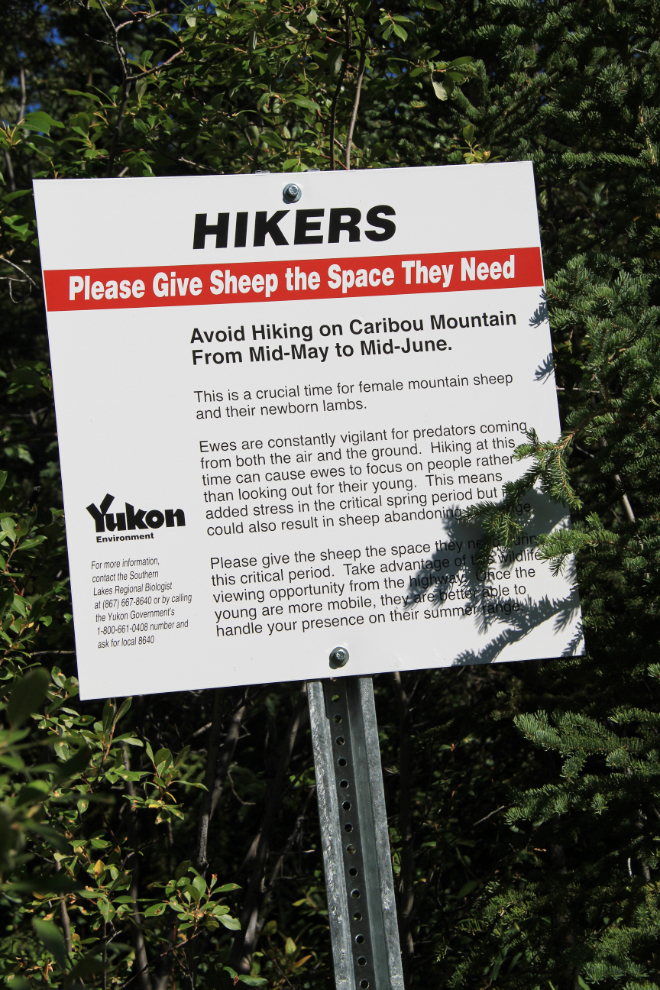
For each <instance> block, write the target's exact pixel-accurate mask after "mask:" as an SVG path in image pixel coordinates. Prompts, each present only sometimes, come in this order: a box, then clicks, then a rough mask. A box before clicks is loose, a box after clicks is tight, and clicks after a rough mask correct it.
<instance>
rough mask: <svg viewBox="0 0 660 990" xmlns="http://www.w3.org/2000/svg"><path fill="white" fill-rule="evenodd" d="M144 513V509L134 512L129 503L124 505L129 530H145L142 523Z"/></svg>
mask: <svg viewBox="0 0 660 990" xmlns="http://www.w3.org/2000/svg"><path fill="white" fill-rule="evenodd" d="M144 512H145V510H144V509H138V510H137V512H136V511H135V507H134V506H132V505H131V503H130V502H127V503H126V523H127V525H128V528H129V529H146V528H147V524H146V523H145V521H144Z"/></svg>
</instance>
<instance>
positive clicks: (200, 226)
mask: <svg viewBox="0 0 660 990" xmlns="http://www.w3.org/2000/svg"><path fill="white" fill-rule="evenodd" d="M228 229H229V214H228V213H218V222H217V223H214V224H208V223H207V222H206V213H196V214H195V236H194V237H193V250H198V249H200V248H203V247H205V246H206V238H207V237H208V236H209V235H210V234H215V246H216V247H217V248H226V247H227V231H228Z"/></svg>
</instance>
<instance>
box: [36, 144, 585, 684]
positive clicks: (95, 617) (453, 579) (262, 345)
mask: <svg viewBox="0 0 660 990" xmlns="http://www.w3.org/2000/svg"><path fill="white" fill-rule="evenodd" d="M292 183H293V185H294V188H293V189H291V188H290V185H291V184H292ZM35 194H36V202H37V216H38V223H39V235H40V245H41V257H42V264H43V271H44V282H45V289H46V300H47V310H48V330H49V336H50V347H51V355H52V364H53V374H54V383H55V397H56V410H57V422H58V431H59V438H60V451H61V462H62V472H63V482H64V503H65V510H66V528H67V540H68V548H69V559H70V565H71V585H72V591H73V608H74V623H75V633H76V646H77V655H78V669H79V674H80V681H81V693H82V696H83V697H84V698H98V697H106V696H117V695H126V694H133V693H137V694H141V693H147V692H153V691H175V690H182V689H197V688H207V687H216V686H221V685H230V684H248V683H253V682H262V681H281V680H297V679H303V678H320V677H326V676H328V675H329V674H330V673H331V670H330V667H329V655H330V653H331V652H332V650H333V649H334V648H336V647H338V646H342V647H345V648H346V649H347V650H348V651H349V654H350V660H349V662H348V664H347V665H346V666H345V667H344V668H343V671H342V672H343V673H346V674H371V673H375V672H377V671H384V670H410V669H415V668H423V667H433V666H448V665H452V664H461V663H486V662H490V661H493V660H524V659H531V658H539V657H548V656H558V655H562V654H571V653H579V652H581V651H582V643H581V633H580V608H579V600H578V595H577V590H576V588H575V586H574V582H573V581H572V580H571V578H570V576H568V577H567V576H560V577H553V576H552V575H551V573H550V570H549V568H548V566H547V565H546V564H544V563H543V562H541V561H540V560H539V559H538V555H537V549H536V536H537V535H538V534H539V533H541V532H545V531H547V530H548V529H552V528H553V527H562V526H566V525H568V519H567V517H566V516H565V515H564V513H563V512H562V511H561V510H560V509H558V508H557V507H556V506H552V505H551V504H549V503H548V501H547V500H546V499H545V498H544V497H543V496H542V495H541V494H540V493H537V492H533V493H531V494H530V495H529V497H528V498H527V499H526V500H525V501H524V502H523V503H521V505H520V506H519V510H518V511H519V514H520V519H521V521H522V522H523V524H524V535H523V536H521V538H520V539H519V540H518V542H517V544H516V546H515V547H514V548H513V549H511V550H501V551H497V552H496V553H495V554H494V556H493V559H492V563H491V566H490V567H489V568H488V570H487V571H486V572H483V573H480V572H479V571H478V570H477V567H476V565H475V555H476V553H477V550H478V547H479V545H480V544H479V528H478V526H476V525H474V524H472V525H468V524H466V523H465V522H464V521H463V520H462V516H463V514H464V512H465V510H466V508H468V507H469V506H471V505H474V504H475V503H476V502H479V501H481V500H484V499H492V500H497V499H499V498H500V497H501V496H502V490H503V485H504V483H505V482H506V481H508V480H511V479H513V478H516V477H518V476H519V475H520V473H521V472H522V471H523V470H524V468H525V464H524V463H522V464H521V463H519V462H516V461H513V459H512V454H513V450H514V448H515V447H516V446H517V445H518V444H520V443H521V442H524V440H525V432H526V430H528V429H529V428H530V427H534V428H535V429H536V430H537V431H538V433H539V434H540V435H541V436H542V437H544V438H553V439H554V438H555V437H557V436H558V434H559V431H560V427H559V417H558V412H557V401H556V394H555V382H554V375H553V371H552V359H551V342H550V330H549V326H548V322H547V318H546V315H545V307H544V303H543V296H542V291H543V272H542V262H541V251H540V240H539V229H538V220H537V213H536V202H535V195H534V179H533V173H532V166H531V164H529V163H517V164H501V165H498V164H491V165H487V166H455V167H444V168H419V169H397V170H391V169H382V170H374V171H364V172H351V173H348V174H347V173H338V172H319V173H314V174H310V173H305V174H302V175H274V174H273V175H271V174H263V175H260V174H258V175H238V176H212V177H208V178H157V179H105V180H66V181H52V180H51V181H38V182H35ZM298 194H300V195H299V196H298ZM297 197H298V198H297Z"/></svg>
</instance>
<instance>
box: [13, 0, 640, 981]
mask: <svg viewBox="0 0 660 990" xmlns="http://www.w3.org/2000/svg"><path fill="white" fill-rule="evenodd" d="M0 26H1V28H2V37H3V45H2V48H1V49H0V120H1V121H2V127H1V129H0V208H1V218H0V279H1V282H0V334H1V339H2V347H1V352H0V353H1V358H0V375H2V387H3V388H2V399H1V400H0V401H1V406H0V408H1V416H2V421H1V425H2V447H3V461H4V463H3V467H4V472H3V474H2V476H1V477H2V479H4V488H3V490H2V496H3V498H2V505H1V506H0V508H1V509H2V511H1V512H0V526H1V533H2V540H1V542H0V553H2V559H1V561H0V568H1V574H2V584H1V589H2V590H1V597H0V605H1V608H2V637H3V650H4V653H3V660H2V665H1V666H0V680H2V692H1V693H2V696H3V698H4V701H3V702H2V708H3V714H2V719H3V721H2V726H3V728H2V731H1V732H0V791H1V793H0V868H1V871H2V886H1V887H0V907H1V916H0V972H1V973H2V976H3V978H4V979H5V980H6V981H7V985H8V986H9V987H12V988H15V990H25V988H27V987H28V986H30V987H32V986H34V987H37V986H38V987H42V986H45V985H49V986H52V987H66V986H84V987H94V988H103V990H109V988H111V987H112V988H118V990H119V988H121V990H125V988H128V987H131V988H133V990H164V988H165V987H166V986H168V985H171V986H172V988H177V987H181V988H184V987H185V988H187V990H188V988H189V990H193V988H195V987H198V988H200V990H202V988H206V987H209V988H211V987H223V986H231V985H233V984H234V983H235V982H236V980H239V981H241V982H242V983H243V984H248V985H249V984H252V985H263V986H266V985H267V986H268V987H272V988H284V987H293V988H296V990H302V988H319V990H320V988H329V987H331V986H333V979H332V970H331V960H330V946H329V936H328V929H327V920H326V914H325V902H324V887H323V871H322V860H321V853H320V846H319V834H318V821H317V812H316V803H315V790H314V774H313V767H312V758H311V745H310V738H309V725H308V721H307V715H306V700H305V695H304V686H302V687H301V685H300V684H287V683H283V684H280V685H276V686H273V685H268V686H266V687H263V688H250V689H249V690H245V691H243V690H239V689H236V690H233V689H232V690H218V691H204V692H188V693H185V694H178V695H153V696H149V697H142V698H136V699H133V702H132V705H130V706H128V705H127V703H125V702H124V701H123V700H122V699H116V700H114V701H109V702H107V703H106V704H105V705H104V704H102V703H100V702H99V703H92V702H87V703H84V704H83V703H81V702H80V701H79V700H78V699H77V697H76V692H77V687H76V684H77V682H76V678H75V674H76V666H75V654H74V642H73V634H72V626H71V614H70V600H69V592H68V579H67V557H66V549H65V542H64V529H63V513H62V502H61V490H60V480H59V472H58V458H57V441H56V431H55V418H54V412H53V403H52V389H51V383H50V377H49V365H48V347H47V340H46V329H45V318H44V308H43V300H42V294H41V280H40V269H39V258H38V242H37V237H36V227H35V221H34V208H33V201H32V193H31V180H32V178H34V177H37V176H43V177H50V178H61V177H67V176H76V177H86V176H88V177H104V176H133V175H172V174H179V175H198V174H200V175H201V174H210V173H236V172H241V171H243V172H251V171H254V170H256V169H270V170H272V171H281V170H284V171H287V170H288V171H291V170H304V169H306V168H321V169H327V168H333V167H336V168H346V167H347V165H350V166H351V167H353V168H377V167H383V166H394V167H396V166H403V165H445V164H449V163H460V162H464V161H465V162H468V163H472V164H471V167H474V168H488V167H489V164H488V163H489V162H490V161H494V160H497V161H508V160H532V161H533V162H534V168H535V175H536V181H537V189H538V207H539V214H540V220H541V230H542V239H543V248H544V259H545V266H546V275H547V277H548V280H549V281H548V306H549V311H550V319H551V325H552V329H553V340H554V359H555V363H556V370H557V381H558V388H559V393H558V394H559V400H560V406H561V412H562V423H563V428H564V433H563V434H562V436H561V437H560V438H557V437H541V438H536V437H531V438H530V442H529V443H528V444H527V445H526V446H525V448H524V449H523V450H522V451H521V455H522V456H524V457H526V458H528V459H529V461H528V463H529V465H531V467H530V474H529V475H528V476H527V480H526V484H527V485H529V484H531V483H532V482H534V481H536V483H537V484H539V485H541V486H542V487H544V488H545V490H546V491H548V492H549V493H550V495H551V497H553V498H555V499H557V500H560V501H563V502H564V503H565V504H567V505H569V506H570V507H571V509H572V513H573V519H574V524H575V525H574V529H573V531H572V532H571V533H570V534H565V535H563V536H562V537H557V536H553V537H550V538H548V539H547V540H546V542H545V544H544V553H545V554H546V555H547V556H549V557H552V558H554V560H555V562H556V563H557V564H561V562H562V561H563V559H564V558H565V557H566V555H567V554H571V553H574V554H575V555H576V560H577V571H578V577H579V582H580V589H581V595H582V601H583V608H584V615H585V627H586V641H587V647H588V653H587V655H586V656H585V657H584V658H579V659H575V658H573V659H568V658H566V659H563V660H548V661H545V662H530V663H520V664H496V665H487V666H472V667H463V668H459V669H448V670H436V671H434V670H431V671H425V672H422V673H408V674H404V675H402V676H401V678H400V679H399V678H398V677H395V676H393V675H390V674H383V675H381V676H379V677H377V678H376V679H375V687H376V702H377V708H378V717H379V725H380V733H381V746H382V753H383V767H384V777H385V788H386V796H387V806H388V811H389V815H390V818H389V825H390V835H391V842H392V849H393V862H394V871H395V881H396V886H397V893H398V898H399V921H400V929H401V937H402V947H403V952H404V963H405V969H406V980H407V987H408V988H411V987H419V988H421V987H423V988H425V990H427V988H441V987H442V988H444V987H447V988H449V987H455V988H458V987H460V988H470V990H473V988H474V990H476V988H481V987H497V988H520V990H577V988H585V987H591V986H597V987H601V988H603V990H610V988H614V987H617V988H619V987H620V988H625V990H658V987H660V972H659V971H660V950H659V949H658V941H659V939H658V936H659V934H660V931H659V929H660V913H659V908H658V895H659V893H660V887H659V882H658V878H659V873H658V865H659V864H658V834H659V829H660V782H659V779H658V775H659V771H660V759H659V755H658V743H659V736H658V721H659V714H658V698H659V689H660V685H659V678H660V666H659V664H658V632H659V629H660V625H659V623H658V588H659V577H658V558H659V534H660V527H659V522H658V511H659V509H660V486H659V478H658V454H659V446H658V425H659V418H658V409H659V408H660V407H659V405H658V403H659V402H660V389H659V387H658V385H659V370H660V359H659V356H658V351H659V348H658V345H659V343H660V339H659V338H660V335H659V332H658V308H657V306H658V301H659V291H660V282H659V280H658V259H659V258H660V226H659V221H660V188H659V182H658V180H659V170H658V154H659V153H660V151H659V149H660V121H659V112H660V111H659V109H658V106H659V95H660V94H659V86H660V43H659V40H658V39H659V37H660V3H658V2H656V0H582V2H561V0H544V2H541V0H441V2H436V0H426V2H425V0H418V2H414V0H410V2H406V0H392V2H383V3H382V4H377V3H371V2H368V0H365V2H356V0H346V2H345V3H339V2H335V0H301V2H300V3H292V2H288V0H233V2H231V3H230V2H228V0H217V2H216V3H212V2H208V3H204V4H195V3H192V4H190V5H188V6H187V5H185V4H184V3H181V2H179V0H163V2H158V0H154V2H153V3H139V2H130V0H126V2H122V0H81V2H73V0H53V2H49V3H39V2H37V0H4V2H3V4H2V7H1V9H0ZM456 60H459V61H456ZM358 95H359V97H360V99H359V107H357V97H358ZM352 122H353V124H352ZM352 128H353V129H352ZM92 219H93V218H90V221H91V220H92ZM140 236H141V232H140V231H139V230H136V229H135V228H134V226H133V225H132V224H131V220H130V217H127V218H126V238H127V239H129V238H139V237H140ZM96 455H98V456H102V455H103V442H102V438H99V448H98V451H97V452H96V454H91V453H90V454H89V456H96ZM86 456H87V455H86ZM509 494H510V498H509V499H508V500H505V502H504V504H503V505H502V506H498V507H493V506H490V507H484V508H483V509H482V512H481V518H480V520H477V521H475V523H474V525H475V527H476V526H482V528H483V530H484V533H485V535H486V537H487V540H488V543H487V546H488V547H490V546H491V545H496V544H503V543H506V542H507V540H510V539H512V538H513V537H514V536H515V523H514V516H513V514H512V513H511V511H510V509H511V505H512V504H514V503H515V501H516V499H517V498H518V497H519V495H520V491H519V490H515V491H511V492H510V493H509ZM429 535H430V536H432V535H433V534H432V533H430V534H429ZM568 564H569V565H570V560H569V561H568ZM181 662H182V663H186V657H185V656H182V657H181ZM200 784H203V785H205V787H206V790H205V789H203V788H202V787H200V786H199V785H200ZM206 825H208V838H207V839H205V838H204V835H205V827H206ZM253 916H256V917H257V919H258V922H257V927H256V936H255V937H254V938H250V937H247V936H246V934H245V933H246V927H247V922H248V920H249V919H250V918H251V917H253Z"/></svg>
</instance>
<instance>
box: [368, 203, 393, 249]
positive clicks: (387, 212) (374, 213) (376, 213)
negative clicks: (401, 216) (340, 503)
mask: <svg viewBox="0 0 660 990" xmlns="http://www.w3.org/2000/svg"><path fill="white" fill-rule="evenodd" d="M381 214H382V215H381ZM395 216H396V212H395V210H393V209H392V207H391V206H372V207H371V209H370V210H369V212H368V213H367V223H370V224H371V226H372V227H380V229H381V233H380V234H377V233H376V231H375V230H367V231H365V233H366V235H367V237H368V238H369V240H370V241H389V239H390V237H393V236H394V233H395V231H396V224H394V223H393V222H392V221H391V220H385V219H384V217H395Z"/></svg>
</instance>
